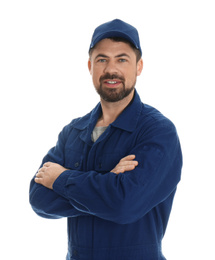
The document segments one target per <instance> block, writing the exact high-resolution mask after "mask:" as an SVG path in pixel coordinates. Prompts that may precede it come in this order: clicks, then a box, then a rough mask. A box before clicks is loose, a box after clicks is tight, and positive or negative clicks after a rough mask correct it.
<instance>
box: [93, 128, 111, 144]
mask: <svg viewBox="0 0 215 260" xmlns="http://www.w3.org/2000/svg"><path fill="white" fill-rule="evenodd" d="M107 128H108V127H107V126H96V127H95V128H94V129H93V132H92V136H91V138H92V141H93V142H94V143H95V142H96V140H97V139H98V138H99V136H100V135H102V134H103V133H104V131H105V130H106V129H107Z"/></svg>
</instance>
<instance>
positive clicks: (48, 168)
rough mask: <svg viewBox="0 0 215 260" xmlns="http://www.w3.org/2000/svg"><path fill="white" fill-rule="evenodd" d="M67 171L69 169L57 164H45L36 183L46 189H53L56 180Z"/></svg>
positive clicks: (39, 171)
mask: <svg viewBox="0 0 215 260" xmlns="http://www.w3.org/2000/svg"><path fill="white" fill-rule="evenodd" d="M66 170H68V169H66V168H64V167H63V166H61V165H60V164H57V163H52V162H47V163H44V164H43V167H42V168H40V169H39V170H38V172H37V174H36V177H35V179H34V181H35V182H36V183H38V184H41V185H43V186H45V187H46V188H49V189H53V184H54V182H55V180H56V179H57V178H58V177H59V176H60V175H61V173H62V172H64V171H66Z"/></svg>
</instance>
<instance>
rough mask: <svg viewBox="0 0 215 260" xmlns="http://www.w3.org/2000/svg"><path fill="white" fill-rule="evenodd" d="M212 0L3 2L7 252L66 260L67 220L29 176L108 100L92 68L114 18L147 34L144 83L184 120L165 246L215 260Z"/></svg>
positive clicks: (174, 256) (148, 98)
mask: <svg viewBox="0 0 215 260" xmlns="http://www.w3.org/2000/svg"><path fill="white" fill-rule="evenodd" d="M214 13H215V8H214V6H213V1H212V0H211V1H209V0H204V1H199V0H195V1H191V0H180V1H174V0H162V1H160V0H157V1H156V0H148V1H144V0H142V1H136V0H133V1H125V0H117V1H116V0H109V1H105V2H104V1H96V0H91V1H81V0H80V1H72V0H69V1H68V0H67V1H65V0H61V1H56V0H52V1H48V0H37V1H31V0H26V1H23V0H19V1H10V0H5V1H4V0H3V1H1V2H0V87H1V89H0V91H1V95H0V99H1V102H0V106H1V107H0V111H1V128H0V130H1V134H0V138H1V140H0V142H1V143H0V149H1V157H0V158H1V178H0V180H1V184H0V200H1V201H0V207H1V208H0V209H1V214H0V218H1V219H0V236H1V241H3V242H1V250H0V258H1V259H5V260H11V259H31V260H34V259H35V260H36V259H40V260H47V259H53V260H54V259H56V260H60V259H65V255H66V250H67V237H66V236H67V235H66V220H65V219H62V220H46V219H42V218H40V217H38V216H37V215H36V214H35V213H34V212H33V211H32V209H31V207H30V205H29V202H28V190H29V183H30V180H31V178H32V177H33V175H34V174H35V172H36V171H37V169H38V167H39V165H40V163H41V160H42V158H43V156H44V155H45V154H46V152H47V151H48V150H49V148H51V147H52V146H53V145H55V142H56V140H57V135H58V133H59V132H60V131H61V129H62V128H63V126H64V125H66V124H67V123H69V122H70V121H71V120H72V119H73V118H75V117H78V116H82V115H84V114H85V113H87V112H89V111H90V110H91V109H92V108H93V107H94V106H95V105H96V103H97V102H98V101H99V98H98V96H97V94H96V93H95V90H94V87H93V85H92V81H91V77H90V75H89V72H88V69H87V61H88V48H89V44H90V40H91V36H92V33H93V30H94V28H95V27H97V26H98V25H99V24H101V23H104V22H107V21H110V20H112V19H114V18H119V19H122V20H125V21H126V22H128V23H130V24H132V25H134V26H135V27H136V28H137V29H138V31H139V35H140V39H141V45H142V49H143V60H144V70H143V73H142V75H141V76H140V77H139V78H138V82H137V90H138V92H139V94H140V96H141V98H142V101H143V102H144V103H148V104H150V105H152V106H155V107H156V108H158V109H159V110H160V111H161V112H162V113H164V114H165V115H166V116H167V117H169V118H170V119H171V120H172V121H173V122H174V123H175V125H176V127H177V129H178V133H179V136H180V139H181V144H182V148H183V154H184V167H183V174H182V181H181V183H180V185H179V187H178V192H177V194H176V198H175V201H174V206H173V210H172V214H171V217H170V221H169V225H168V228H167V232H166V235H165V238H164V241H163V251H164V254H165V256H166V257H167V259H168V260H181V259H183V260H191V259H195V260H197V259H201V260H202V259H204V260H206V259H210V260H211V259H212V260H213V259H215V251H214V242H215V240H214V233H215V225H214V219H215V210H214V204H215V203H214V200H215V193H214V173H215V172H214V146H215V140H214V132H215V126H214V125H215V124H214V112H215V106H214V91H213V90H214V89H215V79H214V74H215V47H214V46H215V39H214V37H215V28H214V24H215V18H214V17H215V15H214Z"/></svg>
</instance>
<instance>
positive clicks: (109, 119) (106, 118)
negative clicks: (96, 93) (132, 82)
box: [96, 90, 134, 126]
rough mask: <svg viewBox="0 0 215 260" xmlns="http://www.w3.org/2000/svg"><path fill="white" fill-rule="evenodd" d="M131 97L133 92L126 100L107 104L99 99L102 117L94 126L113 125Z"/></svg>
mask: <svg viewBox="0 0 215 260" xmlns="http://www.w3.org/2000/svg"><path fill="white" fill-rule="evenodd" d="M133 96H134V90H133V91H132V92H131V93H130V94H129V95H128V96H127V97H126V98H123V99H122V100H120V101H118V102H107V101H105V100H103V99H101V106H102V116H101V117H100V118H99V120H98V122H97V124H96V126H108V125H109V124H111V123H113V122H114V121H115V120H116V119H117V117H118V116H119V115H120V114H121V113H122V111H123V110H124V109H125V108H126V107H127V105H128V104H129V103H130V102H131V100H132V99H133Z"/></svg>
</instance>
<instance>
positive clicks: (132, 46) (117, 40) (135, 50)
mask: <svg viewBox="0 0 215 260" xmlns="http://www.w3.org/2000/svg"><path fill="white" fill-rule="evenodd" d="M107 39H110V40H112V41H114V42H124V43H127V44H129V45H130V47H131V48H132V49H133V51H134V52H135V54H136V58H137V62H138V61H139V60H140V59H141V52H140V50H138V49H137V48H136V47H135V46H134V44H133V43H131V42H130V41H128V40H126V39H125V38H122V37H109V38H107ZM95 46H96V45H95ZM95 46H94V47H93V48H92V49H90V51H89V56H90V57H91V55H92V52H93V49H94V48H95Z"/></svg>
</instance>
